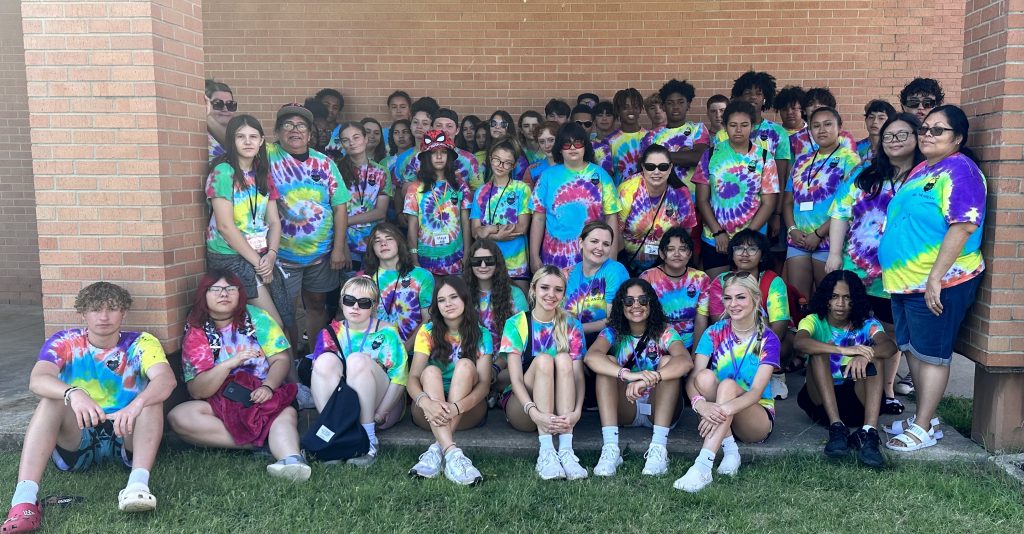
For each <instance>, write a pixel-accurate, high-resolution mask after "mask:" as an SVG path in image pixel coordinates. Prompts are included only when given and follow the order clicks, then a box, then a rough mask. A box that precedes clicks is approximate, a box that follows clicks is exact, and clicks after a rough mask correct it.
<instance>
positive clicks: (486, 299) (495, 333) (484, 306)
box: [476, 285, 530, 359]
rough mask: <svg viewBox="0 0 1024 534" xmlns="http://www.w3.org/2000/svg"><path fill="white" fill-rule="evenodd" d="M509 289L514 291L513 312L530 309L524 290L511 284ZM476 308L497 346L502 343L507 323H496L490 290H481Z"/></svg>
mask: <svg viewBox="0 0 1024 534" xmlns="http://www.w3.org/2000/svg"><path fill="white" fill-rule="evenodd" d="M509 289H510V291H511V293H512V314H513V315H515V314H517V313H519V312H524V311H527V310H529V309H530V304H529V303H528V302H527V301H526V295H524V294H523V290H522V289H519V287H517V286H514V285H513V286H510V287H509ZM476 310H477V312H478V313H479V314H480V324H482V325H484V328H486V329H487V331H488V332H490V333H491V341H492V342H493V343H494V346H495V347H497V346H498V345H499V344H500V343H501V332H502V330H503V329H504V328H505V325H503V324H494V309H493V308H492V307H491V292H490V291H482V290H481V291H480V300H479V301H478V303H477V307H476ZM495 359H497V358H495Z"/></svg>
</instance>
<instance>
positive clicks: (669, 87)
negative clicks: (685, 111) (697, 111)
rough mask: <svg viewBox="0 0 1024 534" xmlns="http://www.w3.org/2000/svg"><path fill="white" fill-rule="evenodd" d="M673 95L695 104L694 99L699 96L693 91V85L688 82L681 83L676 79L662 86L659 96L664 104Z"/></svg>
mask: <svg viewBox="0 0 1024 534" xmlns="http://www.w3.org/2000/svg"><path fill="white" fill-rule="evenodd" d="M673 93H679V94H681V95H683V98H685V99H686V101H687V102H693V98H694V97H695V96H697V95H696V92H695V91H694V89H693V84H691V83H690V82H687V81H686V80H683V81H679V80H677V79H675V78H672V79H671V80H669V81H667V82H665V85H662V86H661V89H659V90H658V96H660V97H661V101H662V102H664V101H666V100H668V97H670V96H672V94H673Z"/></svg>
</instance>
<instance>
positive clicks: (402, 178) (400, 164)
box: [388, 147, 420, 192]
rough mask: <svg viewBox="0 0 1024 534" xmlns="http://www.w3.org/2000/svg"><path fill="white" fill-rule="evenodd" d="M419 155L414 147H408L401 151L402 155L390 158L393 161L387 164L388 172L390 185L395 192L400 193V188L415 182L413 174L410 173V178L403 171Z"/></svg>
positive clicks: (414, 174)
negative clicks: (389, 172)
mask: <svg viewBox="0 0 1024 534" xmlns="http://www.w3.org/2000/svg"><path fill="white" fill-rule="evenodd" d="M419 153H420V152H419V151H418V150H416V147H410V148H407V149H405V150H404V151H402V153H400V154H397V155H395V156H392V157H393V158H394V160H392V162H391V163H389V164H388V170H389V171H391V184H392V185H393V186H394V188H395V191H396V192H401V191H402V187H404V186H405V185H407V184H410V183H412V182H413V181H414V180H416V173H415V172H414V173H412V176H408V175H406V172H405V171H406V169H407V168H408V167H409V165H410V162H412V161H417V158H416V155H417V154H419Z"/></svg>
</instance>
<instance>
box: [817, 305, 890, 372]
mask: <svg viewBox="0 0 1024 534" xmlns="http://www.w3.org/2000/svg"><path fill="white" fill-rule="evenodd" d="M849 326H850V328H840V327H837V326H832V325H831V324H829V322H828V319H823V318H821V317H819V316H818V314H816V313H812V314H810V315H808V316H807V317H804V318H803V319H800V326H798V327H797V331H798V332H799V331H800V330H803V331H804V332H807V333H808V334H809V335H810V336H811V339H813V340H815V341H817V342H819V343H828V344H829V345H835V346H837V347H855V346H857V345H864V346H868V347H874V346H875V341H874V337H875V334H877V333H879V332H885V328H883V327H882V323H880V322H878V319H875V318H874V317H868V318H867V319H865V320H864V324H863V325H861V327H860V328H856V329H855V328H852V326H853V325H849ZM852 359H853V356H843V355H842V354H839V353H838V352H833V353H830V354H829V355H828V361H829V367H830V370H829V372H830V373H831V374H832V383H834V384H837V385H838V384H842V383H843V382H846V380H847V379H846V378H844V377H843V366H844V365H847V364H849V363H850V360H852Z"/></svg>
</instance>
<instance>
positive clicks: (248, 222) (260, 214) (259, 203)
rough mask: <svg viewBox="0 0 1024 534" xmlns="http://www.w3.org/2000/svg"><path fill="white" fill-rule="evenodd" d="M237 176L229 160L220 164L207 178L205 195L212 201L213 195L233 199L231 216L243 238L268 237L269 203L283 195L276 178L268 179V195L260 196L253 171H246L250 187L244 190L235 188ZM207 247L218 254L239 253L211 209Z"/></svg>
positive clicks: (207, 228) (207, 231) (246, 179)
mask: <svg viewBox="0 0 1024 534" xmlns="http://www.w3.org/2000/svg"><path fill="white" fill-rule="evenodd" d="M234 175H235V171H234V169H232V168H231V165H230V164H229V163H226V162H225V163H221V164H220V165H217V166H216V167H214V168H213V172H211V173H210V176H208V177H207V178H206V198H208V199H210V200H211V201H212V200H213V199H214V198H223V199H225V200H227V201H228V202H231V204H232V208H231V209H232V211H231V214H232V219H233V220H234V222H235V227H236V228H238V230H239V231H240V232H242V236H243V237H250V236H264V237H266V235H267V233H268V232H269V231H270V229H269V227H268V226H267V202H268V201H270V200H278V199H279V198H280V195H278V194H277V188H275V187H274V182H273V180H268V181H267V194H266V195H261V194H259V191H258V190H257V189H256V178H255V176H253V174H252V173H251V172H247V173H245V174H244V179H245V183H246V186H247V187H246V188H245V189H244V190H240V189H238V188H237V187H235V179H234ZM206 250H208V251H210V252H213V253H215V254H238V251H236V250H235V249H233V248H231V245H229V244H228V242H227V241H225V240H224V236H222V235H221V233H220V231H219V230H217V215H216V213H213V212H212V211H211V213H210V224H208V225H207V227H206ZM256 252H262V251H259V250H257V251H256Z"/></svg>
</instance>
